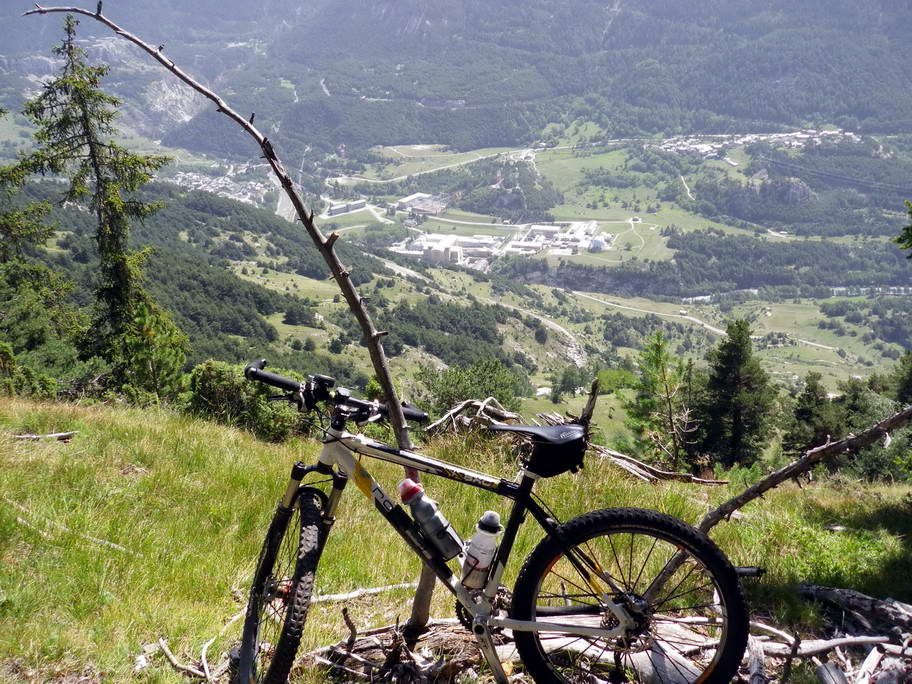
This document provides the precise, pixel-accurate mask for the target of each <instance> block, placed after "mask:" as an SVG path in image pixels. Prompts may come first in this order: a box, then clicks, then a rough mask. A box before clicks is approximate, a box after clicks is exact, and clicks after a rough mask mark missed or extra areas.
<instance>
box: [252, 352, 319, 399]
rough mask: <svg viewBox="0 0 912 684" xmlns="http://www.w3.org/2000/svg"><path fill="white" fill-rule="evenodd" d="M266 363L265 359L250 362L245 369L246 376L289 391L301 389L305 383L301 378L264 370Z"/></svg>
mask: <svg viewBox="0 0 912 684" xmlns="http://www.w3.org/2000/svg"><path fill="white" fill-rule="evenodd" d="M265 365H266V360H265V359H260V360H259V361H252V362H250V363H249V364H247V367H246V368H245V369H244V377H246V378H247V379H248V380H257V381H258V382H262V383H264V384H266V385H272V386H273V387H278V388H279V389H283V390H285V391H287V392H300V391H301V389H302V387H303V385H304V383H302V382H301V381H300V380H292V379H291V378H286V377H284V376H282V375H277V374H275V373H270V372H269V371H265V370H263V367H264V366H265Z"/></svg>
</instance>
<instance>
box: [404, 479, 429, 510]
mask: <svg viewBox="0 0 912 684" xmlns="http://www.w3.org/2000/svg"><path fill="white" fill-rule="evenodd" d="M423 491H424V487H422V486H421V485H420V484H419V483H417V482H415V481H414V480H412V479H411V478H406V479H404V480H403V481H402V482H400V483H399V498H401V499H402V503H404V504H407V503H409V502H410V501H411V500H412V499H414V498H415V497H416V496H418V495H419V494H420V493H421V492H423Z"/></svg>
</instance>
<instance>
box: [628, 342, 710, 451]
mask: <svg viewBox="0 0 912 684" xmlns="http://www.w3.org/2000/svg"><path fill="white" fill-rule="evenodd" d="M637 362H638V366H639V377H638V379H637V384H636V386H635V387H634V389H635V391H636V395H635V397H634V399H633V400H632V401H629V402H627V404H626V405H625V408H626V409H627V414H628V416H629V421H628V423H629V425H630V427H631V428H632V429H633V430H634V432H636V433H637V435H638V436H639V437H640V438H641V442H640V443H641V444H642V445H643V447H644V451H646V452H648V453H649V454H650V455H651V456H653V457H654V458H656V459H658V460H661V461H665V462H667V463H668V464H669V465H670V466H671V467H672V468H675V469H678V468H680V467H681V465H682V464H683V463H684V462H685V461H686V460H687V457H688V453H689V447H690V446H691V445H692V444H693V442H694V433H695V432H696V429H697V425H696V422H695V420H694V415H693V411H692V406H691V404H690V402H689V398H690V392H689V391H688V390H689V383H688V378H689V377H690V374H692V372H693V369H692V368H690V369H689V368H688V367H687V366H685V365H684V363H683V361H681V359H677V360H673V359H672V357H671V353H670V351H669V349H668V340H666V339H665V337H664V336H663V335H662V333H661V331H659V332H656V334H655V335H654V336H652V337H650V338H649V339H648V340H646V345H645V346H644V347H643V350H642V351H641V352H640V355H639V357H638V359H637Z"/></svg>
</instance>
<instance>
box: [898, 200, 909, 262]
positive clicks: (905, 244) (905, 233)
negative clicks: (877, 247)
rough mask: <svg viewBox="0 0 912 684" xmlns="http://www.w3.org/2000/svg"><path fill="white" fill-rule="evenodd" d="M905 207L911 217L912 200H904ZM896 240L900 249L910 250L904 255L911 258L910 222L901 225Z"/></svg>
mask: <svg viewBox="0 0 912 684" xmlns="http://www.w3.org/2000/svg"><path fill="white" fill-rule="evenodd" d="M906 209H907V210H908V211H909V218H912V202H906ZM896 242H898V243H899V246H900V248H901V249H908V250H910V252H909V254H907V255H906V256H907V257H908V258H909V259H912V223H910V224H909V225H908V226H904V227H903V229H902V233H900V234H899V237H897V238H896Z"/></svg>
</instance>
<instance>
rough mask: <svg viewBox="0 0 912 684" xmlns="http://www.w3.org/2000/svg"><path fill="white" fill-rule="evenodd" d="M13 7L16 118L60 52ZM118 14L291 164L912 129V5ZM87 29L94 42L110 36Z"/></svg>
mask: <svg viewBox="0 0 912 684" xmlns="http://www.w3.org/2000/svg"><path fill="white" fill-rule="evenodd" d="M4 12H5V13H7V16H6V17H0V18H3V19H4V21H2V22H0V43H2V45H4V48H3V57H2V59H0V69H2V72H0V83H2V84H3V87H4V90H5V93H4V94H3V101H4V102H6V103H7V104H11V105H15V102H16V100H17V98H18V97H19V96H20V92H21V90H22V89H23V87H26V86H27V85H28V84H29V83H30V82H33V81H34V77H35V76H40V75H41V73H42V69H44V70H46V69H47V68H48V66H49V65H48V63H47V61H46V60H44V61H41V60H36V59H34V57H30V56H29V55H33V54H34V52H35V51H36V49H38V48H37V46H41V48H40V53H41V54H44V55H46V54H47V50H48V48H49V47H50V45H51V44H52V43H53V42H54V41H55V40H56V31H55V30H54V29H55V27H56V26H57V25H58V24H57V23H56V21H54V19H53V18H48V17H35V18H29V19H20V18H14V17H13V16H12V14H13V13H12V12H11V10H10V9H9V8H7V9H6V10H4ZM110 13H111V16H112V18H113V19H114V20H119V21H122V22H123V23H124V25H125V26H128V27H133V28H135V29H136V30H139V31H140V32H141V33H143V34H144V36H145V37H146V38H148V39H149V40H151V41H154V42H161V43H163V44H164V45H165V50H166V52H167V54H169V55H172V56H174V57H175V59H176V60H178V61H179V62H180V63H181V64H182V65H185V66H186V67H187V68H188V69H189V70H191V71H192V72H194V73H197V74H199V75H201V76H202V77H203V78H205V79H207V80H208V81H209V82H211V83H213V84H214V85H216V86H218V87H219V88H220V89H221V90H223V91H224V92H225V93H226V94H227V95H229V96H230V97H231V100H232V102H234V103H235V104H237V106H238V107H240V108H241V109H247V108H249V109H251V110H252V111H257V114H258V117H259V119H258V121H263V122H265V123H264V124H263V125H264V126H265V127H267V128H268V127H270V126H271V127H272V128H273V129H275V130H281V132H282V135H281V139H282V140H283V142H284V144H285V145H286V147H288V148H289V149H291V150H293V151H294V152H295V154H297V153H298V152H299V151H300V150H302V149H303V148H304V147H305V146H306V145H312V146H317V147H323V148H324V149H326V150H329V149H332V148H333V147H334V146H336V145H338V144H340V143H345V144H346V145H349V146H352V145H355V146H363V147H367V146H370V145H373V144H379V143H387V144H390V143H398V142H415V141H422V142H430V141H433V142H443V143H449V144H453V145H457V146H463V147H480V146H483V145H491V144H513V143H518V142H521V141H524V140H531V139H532V138H534V136H535V135H536V134H537V133H538V131H539V130H540V128H541V127H542V126H543V125H544V124H545V123H547V121H549V120H558V119H560V117H561V116H562V115H563V114H564V113H566V111H567V110H568V108H572V107H577V108H582V109H583V110H585V108H586V107H595V108H599V109H603V108H609V109H611V110H616V112H617V116H616V119H617V125H616V129H615V130H613V131H609V133H616V134H630V133H634V132H637V131H643V132H655V131H660V130H675V129H682V128H685V129H694V128H698V129H702V130H719V129H722V130H726V129H730V128H731V127H742V128H743V127H745V126H756V125H758V122H759V123H761V124H762V125H764V126H767V127H769V126H772V125H776V124H789V125H794V124H799V123H802V122H805V121H809V120H812V121H813V120H828V121H835V122H837V123H840V124H841V125H844V126H846V127H849V128H853V129H854V128H860V129H866V130H876V131H898V130H907V129H908V128H909V127H910V125H912V116H910V115H909V114H908V112H909V111H912V93H910V92H909V89H908V79H907V77H906V71H907V65H908V64H909V63H910V58H912V48H910V46H909V45H908V43H907V41H905V40H904V37H905V36H906V35H907V34H908V32H909V29H910V27H912V8H910V7H909V5H908V3H904V2H900V1H899V0H874V1H873V2H868V3H861V4H859V3H852V2H848V1H847V0H837V1H836V2H823V0H810V1H808V2H802V3H789V2H785V0H766V1H765V2H761V3H757V2H748V1H747V0H732V1H726V2H722V1H721V0H712V1H710V2H704V1H703V0H674V1H671V0H643V1H641V2H637V3H635V4H634V3H630V2H625V1H624V0H615V1H614V2H612V3H604V2H594V1H592V0H574V1H573V2H558V1H557V0H527V1H525V2H518V1H516V0H509V1H505V2H499V3H484V2H480V1H479V0H454V1H452V2H442V0H397V1H396V2H391V1H390V0H346V1H344V2H329V1H328V0H320V1H316V2H312V3H308V4H307V5H306V6H305V5H301V4H300V3H298V2H293V1H292V0H272V1H271V2H268V3H259V4H257V5H256V6H249V5H248V4H245V3H240V2H237V0H232V1H229V2H224V3H214V2H206V3H194V5H193V9H192V10H190V9H188V8H187V7H186V5H185V4H184V3H177V2H163V3H154V4H153V3H142V4H139V5H138V6H137V5H136V4H130V5H127V6H118V7H114V8H111V9H110ZM84 24H85V25H84V27H83V30H84V32H85V35H87V36H88V35H93V34H94V35H99V36H104V35H108V34H105V33H104V32H101V31H100V30H99V27H97V26H93V25H91V24H92V22H84ZM111 40H113V39H108V40H105V41H102V42H101V43H95V45H96V49H98V50H99V51H100V52H102V53H104V52H107V53H108V56H109V57H112V58H114V59H113V62H114V64H115V67H116V68H117V72H116V73H117V80H118V81H120V83H119V87H120V89H121V90H122V92H124V93H125V94H126V93H129V94H130V95H131V96H133V98H138V99H139V100H141V101H143V102H145V103H150V104H153V105H155V104H157V105H158V110H159V111H158V114H157V115H150V114H149V113H148V112H147V111H144V109H148V108H144V107H142V106H139V105H138V103H137V102H134V101H129V100H128V105H129V106H130V107H132V108H134V109H133V111H132V112H131V116H132V117H133V118H134V119H135V121H136V123H137V125H139V126H140V128H143V129H145V130H146V131H147V132H148V133H152V132H156V133H157V135H156V136H155V137H161V135H162V134H164V133H169V134H170V136H171V137H170V139H171V141H172V142H180V143H181V144H183V145H185V146H188V147H194V148H196V149H200V148H202V149H205V148H207V147H209V148H211V142H210V141H209V140H207V139H209V138H211V131H205V132H207V133H209V135H200V134H201V133H203V132H204V127H205V126H209V125H210V121H211V118H210V117H209V115H207V114H205V113H202V114H197V111H195V109H196V110H199V109H200V105H199V103H197V104H196V106H195V108H194V107H187V106H184V105H186V102H184V100H185V99H189V100H192V98H189V95H187V94H186V93H183V94H180V95H179V96H177V98H176V99H177V101H178V102H181V103H183V104H182V105H181V106H177V104H173V105H172V106H170V107H168V108H165V109H170V110H171V112H170V113H171V116H170V117H169V116H168V115H167V114H166V113H165V112H163V111H161V110H162V109H163V107H162V106H161V103H160V101H159V100H160V98H159V97H157V94H159V95H160V90H161V86H160V85H153V84H156V83H159V82H160V81H163V80H164V81H167V80H168V79H163V74H162V73H161V72H160V71H158V70H157V69H155V68H152V69H150V68H149V67H150V65H149V62H148V60H144V59H142V58H141V59H137V58H136V55H135V53H133V52H132V51H131V50H128V49H127V48H123V51H125V53H126V54H116V55H115V54H113V53H111V52H110V50H111V48H110V42H111ZM131 55H132V56H131ZM24 56H25V57H24ZM595 96H598V97H595ZM577 98H586V99H583V100H581V101H579V102H574V100H576V99H577ZM593 98H595V99H593ZM152 109H153V110H154V109H155V107H153V108H152ZM175 109H177V110H179V111H180V116H179V117H176V116H174V111H173V110H175ZM203 109H207V108H203ZM193 115H196V116H202V117H203V118H202V119H201V120H200V121H199V122H198V124H197V125H195V126H194V125H193V122H192V121H190V122H189V123H186V122H185V120H186V119H188V118H192V116H193ZM175 124H177V130H175ZM181 127H183V130H181ZM230 146H231V147H236V144H235V143H231V145H230Z"/></svg>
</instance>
